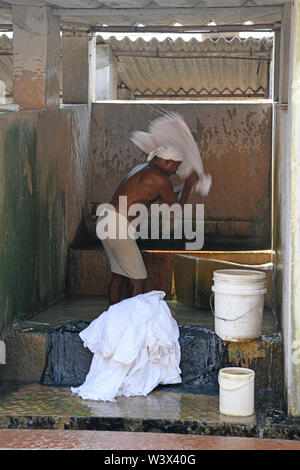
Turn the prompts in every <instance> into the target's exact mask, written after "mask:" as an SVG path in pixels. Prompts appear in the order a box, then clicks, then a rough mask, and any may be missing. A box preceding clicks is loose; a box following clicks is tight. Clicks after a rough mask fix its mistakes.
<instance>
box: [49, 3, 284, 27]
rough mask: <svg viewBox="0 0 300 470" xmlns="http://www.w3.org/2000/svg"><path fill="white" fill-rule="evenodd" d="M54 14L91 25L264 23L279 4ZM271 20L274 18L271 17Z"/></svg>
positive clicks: (278, 12)
mask: <svg viewBox="0 0 300 470" xmlns="http://www.w3.org/2000/svg"><path fill="white" fill-rule="evenodd" d="M52 12H53V14H54V15H58V16H60V17H61V19H62V21H66V20H67V21H72V19H75V18H77V20H79V19H80V20H82V21H88V19H89V18H90V21H91V24H96V23H97V24H99V23H102V24H103V23H107V24H109V23H115V24H120V25H122V24H127V25H134V24H138V23H143V24H144V23H145V22H146V23H148V24H151V23H153V24H164V23H165V24H166V22H167V21H168V24H170V23H171V22H172V19H173V22H174V20H176V21H177V22H181V23H182V22H184V21H185V18H186V19H187V20H186V21H188V22H191V21H192V22H193V21H195V22H198V23H199V22H202V23H205V22H207V23H208V22H209V20H213V21H215V22H216V23H218V24H222V23H223V24H224V23H225V24H226V23H228V22H231V21H232V23H238V22H240V23H242V22H243V21H246V20H251V21H253V22H256V23H258V22H260V23H264V22H266V21H279V20H280V18H281V12H282V7H281V6H278V5H274V6H244V7H212V8H211V7H194V8H193V7H185V8H72V9H71V8H54V9H53V10H52ZM273 19H274V20H273Z"/></svg>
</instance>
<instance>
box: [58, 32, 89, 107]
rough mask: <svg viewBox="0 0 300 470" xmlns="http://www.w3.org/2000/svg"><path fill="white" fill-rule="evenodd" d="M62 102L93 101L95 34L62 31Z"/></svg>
mask: <svg viewBox="0 0 300 470" xmlns="http://www.w3.org/2000/svg"><path fill="white" fill-rule="evenodd" d="M62 51H63V52H62V54H63V59H62V60H63V66H62V71H63V72H62V73H63V102H64V103H66V104H79V103H91V102H93V101H95V71H96V36H95V35H94V34H88V33H78V34H76V33H75V34H74V35H72V34H70V33H69V32H66V33H63V37H62Z"/></svg>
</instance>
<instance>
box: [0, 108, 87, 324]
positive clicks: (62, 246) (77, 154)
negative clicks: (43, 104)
mask: <svg viewBox="0 0 300 470" xmlns="http://www.w3.org/2000/svg"><path fill="white" fill-rule="evenodd" d="M88 126H89V119H88V115H87V109H86V107H79V109H76V107H74V108H69V109H61V110H57V111H56V112H55V113H53V112H46V111H41V112H27V113H25V112H23V113H18V114H15V115H0V332H1V331H2V330H3V329H4V328H5V327H6V326H8V325H9V324H10V323H11V322H13V321H15V320H17V319H18V318H20V317H23V316H26V315H29V314H30V313H32V312H33V311H35V310H37V309H38V308H40V307H42V306H46V305H47V304H48V303H49V302H51V301H53V300H55V299H56V298H59V297H60V296H61V295H62V294H63V293H64V289H65V282H66V272H67V261H68V248H69V246H70V244H71V243H72V241H73V240H74V237H75V234H76V231H77V230H78V227H79V226H80V224H81V223H82V221H81V219H82V213H84V211H85V207H86V185H87V181H86V175H87V174H88V172H87V170H88V162H87V159H88V138H89V131H88ZM78 132H80V133H81V142H80V145H77V144H78ZM74 193H75V195H74Z"/></svg>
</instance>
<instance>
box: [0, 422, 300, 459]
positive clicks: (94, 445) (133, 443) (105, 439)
mask: <svg viewBox="0 0 300 470" xmlns="http://www.w3.org/2000/svg"><path fill="white" fill-rule="evenodd" d="M3 449H27V450H34V449H41V450H43V449H47V450H176V451H180V450H300V442H296V441H287V440H286V441H283V440H278V439H257V438H242V437H221V436H188V435H180V434H157V433H147V434H144V433H137V432H130V433H128V432H113V431H60V430H58V431H52V430H28V429H26V430H24V429H23V430H20V429H6V430H0V450H3ZM126 455H127V454H126ZM188 457H189V458H190V456H189V454H188Z"/></svg>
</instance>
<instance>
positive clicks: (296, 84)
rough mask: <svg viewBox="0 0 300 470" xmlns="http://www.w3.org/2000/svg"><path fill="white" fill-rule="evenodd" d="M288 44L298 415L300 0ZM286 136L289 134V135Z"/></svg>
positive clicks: (296, 410)
mask: <svg viewBox="0 0 300 470" xmlns="http://www.w3.org/2000/svg"><path fill="white" fill-rule="evenodd" d="M291 18H292V25H291V26H292V27H291V47H290V51H291V52H290V61H291V66H290V71H289V76H290V86H289V111H288V113H289V118H290V142H291V145H290V150H291V166H290V171H291V190H290V196H291V218H290V222H291V306H290V321H289V338H288V341H287V345H286V354H287V360H288V359H289V358H290V359H291V364H290V365H289V364H287V366H289V367H290V369H288V374H289V388H288V405H289V411H290V413H291V414H292V415H293V416H300V0H294V2H293V10H292V15H291ZM288 137H289V136H288Z"/></svg>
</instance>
